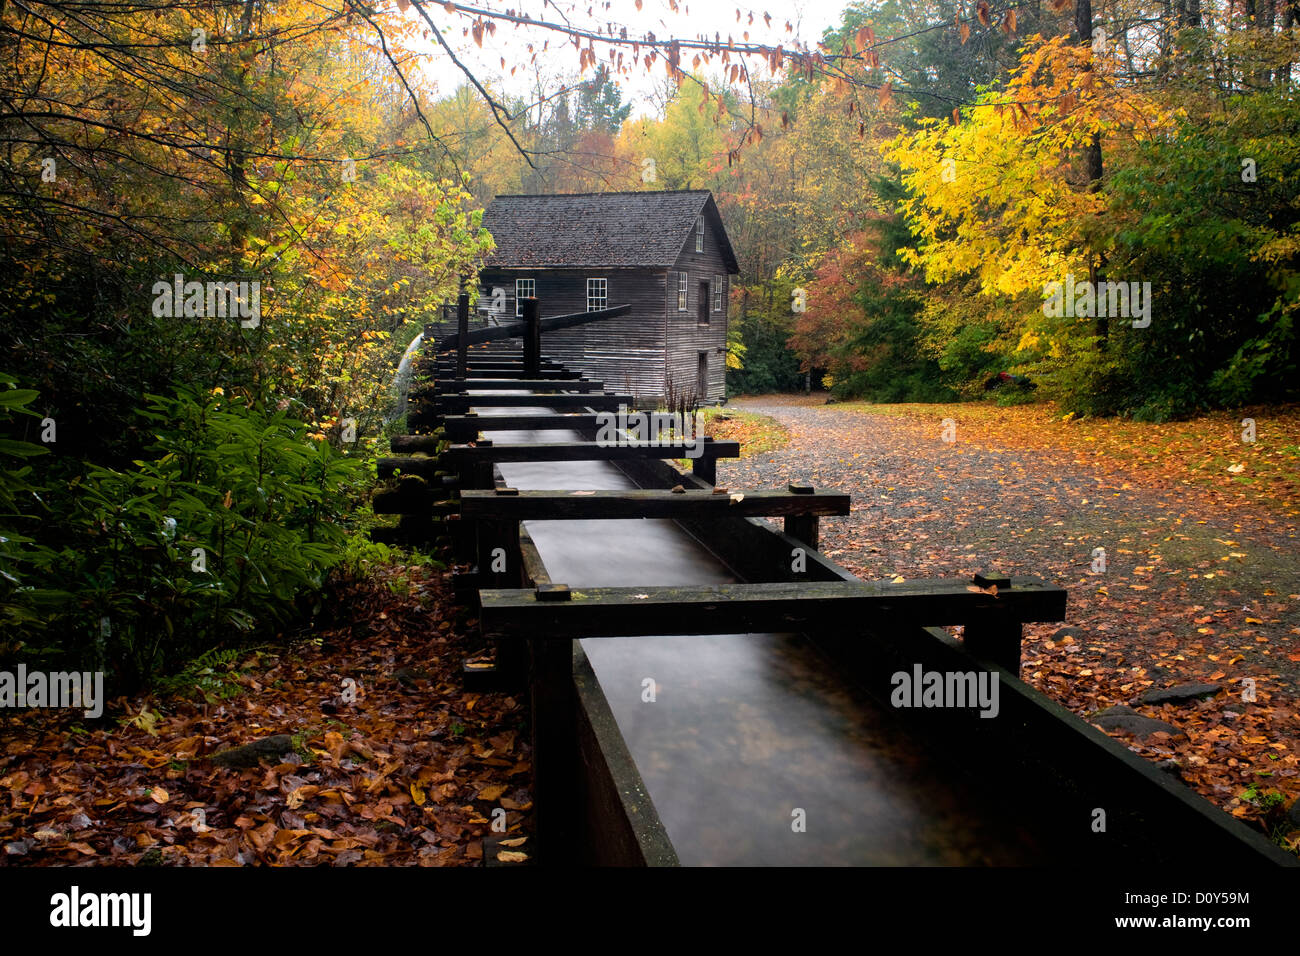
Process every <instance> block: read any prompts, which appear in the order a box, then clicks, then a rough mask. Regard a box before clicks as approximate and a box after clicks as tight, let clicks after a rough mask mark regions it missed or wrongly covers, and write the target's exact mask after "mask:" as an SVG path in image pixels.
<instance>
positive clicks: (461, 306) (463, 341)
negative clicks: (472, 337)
mask: <svg viewBox="0 0 1300 956" xmlns="http://www.w3.org/2000/svg"><path fill="white" fill-rule="evenodd" d="M456 332H457V334H458V336H459V337H458V339H457V344H456V381H457V382H464V381H465V366H466V363H467V362H468V360H469V293H468V292H466V291H465V285H464V283H463V282H462V283H461V288H460V295H458V296H456Z"/></svg>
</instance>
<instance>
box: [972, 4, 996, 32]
mask: <svg viewBox="0 0 1300 956" xmlns="http://www.w3.org/2000/svg"><path fill="white" fill-rule="evenodd" d="M975 16H976V17H978V18H979V21H980V24H981V25H983V26H986V27H987V26H991V25H992V23H993V20H992V16H991V10H990V8H989V2H988V0H979V3H977V4H975Z"/></svg>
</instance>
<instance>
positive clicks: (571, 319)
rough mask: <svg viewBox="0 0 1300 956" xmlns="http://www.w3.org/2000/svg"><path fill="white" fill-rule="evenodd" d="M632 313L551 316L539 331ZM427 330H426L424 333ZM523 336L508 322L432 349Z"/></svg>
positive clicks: (623, 308) (624, 309)
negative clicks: (462, 342)
mask: <svg viewBox="0 0 1300 956" xmlns="http://www.w3.org/2000/svg"><path fill="white" fill-rule="evenodd" d="M631 311H632V306H631V305H630V304H629V305H616V306H612V307H611V308H608V309H598V310H596V311H595V312H573V313H570V314H568V315H553V316H550V317H549V318H545V319H542V320H541V322H540V324H541V331H542V332H543V333H545V332H558V331H559V330H560V329H571V328H574V327H576V326H579V325H586V324H587V323H588V322H600V321H602V320H603V319H612V318H615V317H617V316H620V315H627V314H628V313H630V312H631ZM427 331H428V330H427V329H426V332H427ZM523 334H524V323H523V322H509V323H506V324H505V325H495V326H489V327H487V328H483V329H471V330H469V332H468V333H466V334H465V335H461V334H460V333H459V332H456V333H453V334H451V335H448V336H446V337H445V338H443V339H442V340H440V341H438V342H436V343H435V344H434V347H435V348H436V349H437V350H438V351H439V352H454V351H456V350H457V349H459V347H460V345H461V341H462V339H463V340H464V343H465V344H466V345H478V344H480V343H483V342H498V341H501V340H504V339H512V338H521V337H522V336H523ZM432 338H433V337H432V336H430V335H427V334H426V337H425V341H431V340H432Z"/></svg>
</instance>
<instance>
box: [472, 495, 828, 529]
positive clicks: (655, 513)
mask: <svg viewBox="0 0 1300 956" xmlns="http://www.w3.org/2000/svg"><path fill="white" fill-rule="evenodd" d="M460 501H461V515H462V516H464V517H465V518H493V519H498V518H510V519H513V520H518V521H530V520H539V521H544V520H551V519H560V518H578V519H588V518H627V519H631V518H710V517H722V516H730V517H775V516H783V515H846V514H848V513H849V496H848V495H846V494H841V493H839V492H813V493H812V494H795V493H792V492H788V491H743V492H742V491H731V492H726V493H710V492H707V491H687V492H684V493H674V492H671V491H656V490H645V489H638V490H634V491H519V492H515V493H514V494H502V493H499V492H496V491H465V492H462V493H461V499H460Z"/></svg>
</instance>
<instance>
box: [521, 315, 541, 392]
mask: <svg viewBox="0 0 1300 956" xmlns="http://www.w3.org/2000/svg"><path fill="white" fill-rule="evenodd" d="M521 305H522V311H523V316H524V378H536V377H537V374H538V372H539V371H540V370H541V366H542V325H541V322H540V320H539V319H538V315H537V299H535V298H528V299H523V300H521Z"/></svg>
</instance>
